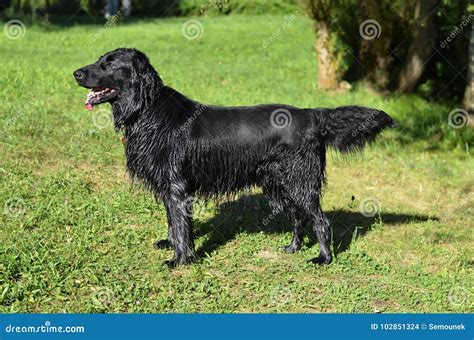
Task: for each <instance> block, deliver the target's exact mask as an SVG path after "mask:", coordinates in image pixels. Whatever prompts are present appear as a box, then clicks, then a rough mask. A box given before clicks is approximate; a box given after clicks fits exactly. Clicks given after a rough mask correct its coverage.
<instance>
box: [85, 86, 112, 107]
mask: <svg viewBox="0 0 474 340" xmlns="http://www.w3.org/2000/svg"><path fill="white" fill-rule="evenodd" d="M116 95H117V90H116V89H113V88H111V87H96V88H93V89H92V90H91V91H90V92H89V93H88V94H87V99H86V109H88V110H89V111H91V110H92V109H93V107H94V105H96V104H100V103H104V102H106V101H109V100H110V99H112V98H114V97H115V96H116Z"/></svg>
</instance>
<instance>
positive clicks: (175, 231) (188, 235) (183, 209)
mask: <svg viewBox="0 0 474 340" xmlns="http://www.w3.org/2000/svg"><path fill="white" fill-rule="evenodd" d="M183 187H184V186H182V185H179V184H176V185H173V186H172V189H171V190H170V192H169V193H168V195H166V196H165V197H163V200H164V201H165V205H166V207H167V214H168V221H169V223H170V225H169V226H168V228H169V241H170V242H171V244H172V245H173V249H174V257H173V259H172V260H170V261H166V264H167V265H168V266H169V267H175V266H177V265H180V264H188V263H191V262H192V259H193V256H194V235H193V230H192V197H191V196H188V195H187V194H186V192H185V191H184V190H183V189H182V188H183Z"/></svg>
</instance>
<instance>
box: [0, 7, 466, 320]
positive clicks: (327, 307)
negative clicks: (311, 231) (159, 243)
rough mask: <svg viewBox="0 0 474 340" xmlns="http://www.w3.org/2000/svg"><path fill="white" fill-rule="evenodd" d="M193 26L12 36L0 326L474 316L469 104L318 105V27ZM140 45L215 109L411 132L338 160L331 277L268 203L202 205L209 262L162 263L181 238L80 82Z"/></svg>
mask: <svg viewBox="0 0 474 340" xmlns="http://www.w3.org/2000/svg"><path fill="white" fill-rule="evenodd" d="M186 20H189V19H160V20H154V21H143V22H134V23H129V24H119V25H111V26H109V27H105V28H104V27H103V26H101V25H100V24H98V25H78V26H70V27H67V26H66V27H58V26H51V27H31V26H27V27H26V34H25V36H24V37H23V38H21V39H17V40H9V39H7V38H6V37H5V36H4V35H2V36H0V40H1V44H0V57H1V71H0V96H1V98H2V99H1V102H2V109H1V117H0V122H1V135H0V152H1V164H0V203H1V204H2V208H3V211H2V212H1V213H0V224H1V228H0V236H1V244H0V256H1V262H0V311H1V312H217V313H220V312H368V313H372V312H472V311H474V295H473V294H474V286H473V282H474V275H473V274H474V270H473V264H474V260H473V258H474V251H473V249H474V242H473V229H472V228H473V215H474V204H473V202H474V200H473V189H474V178H473V173H472V169H473V165H474V164H473V161H472V156H471V155H470V147H472V144H469V142H471V143H472V136H473V134H472V127H465V128H463V129H453V128H452V127H450V126H449V124H448V114H449V112H451V111H452V110H453V109H455V108H456V104H451V103H443V102H431V103H430V102H428V101H427V100H425V99H422V98H420V97H417V96H414V95H411V96H397V97H393V98H386V97H383V96H381V95H379V94H378V93H376V92H375V91H373V90H370V89H368V88H366V87H364V86H362V85H360V86H358V85H357V84H356V85H355V86H354V89H353V90H352V91H350V92H347V93H333V94H327V93H322V92H319V91H317V89H316V86H315V82H316V69H315V68H316V66H315V65H316V62H315V57H314V50H313V46H314V43H313V39H314V36H313V32H312V30H311V27H312V26H311V22H310V21H309V20H308V19H306V18H304V17H303V16H302V15H297V16H296V18H294V19H291V22H290V23H289V24H288V25H283V23H284V22H285V21H288V18H286V19H285V18H283V17H282V16H255V17H252V16H231V17H218V18H201V19H199V20H200V22H201V23H202V27H203V34H202V36H201V37H200V38H198V39H194V40H188V39H186V38H185V37H184V36H183V34H182V25H183V23H184V22H185V21H186ZM282 25H283V26H282ZM270 37H274V38H273V39H270V40H271V41H270V42H269V43H268V41H269V40H268V39H269V38H270ZM265 41H266V42H267V43H265V44H264V42H265ZM125 46H126V47H136V48H138V49H140V50H142V51H144V52H146V53H147V54H148V56H149V57H150V60H151V62H152V64H153V65H154V66H155V67H156V68H157V70H158V72H159V73H160V75H161V76H162V78H163V80H164V82H165V83H166V84H167V85H170V86H172V87H174V88H176V89H177V90H179V91H181V92H182V93H184V94H186V95H188V96H190V97H192V98H194V99H196V100H199V101H201V102H204V103H209V104H219V105H247V104H258V103H268V102H277V103H286V104H292V105H296V106H301V107H321V106H329V107H334V106H339V105H348V104H359V105H366V106H372V107H376V108H383V109H384V110H385V111H387V112H388V113H389V114H391V115H392V116H393V117H394V118H395V119H396V120H397V121H398V124H399V127H398V129H396V130H393V131H389V132H387V133H385V134H384V135H383V136H382V137H381V138H380V139H379V140H378V142H377V143H376V144H374V145H373V146H371V147H370V148H368V149H367V150H366V151H365V152H364V153H362V154H358V155H349V156H342V155H340V154H338V153H336V152H334V151H330V152H329V154H330V155H329V157H328V158H329V160H328V162H329V164H328V169H327V173H328V185H327V187H326V190H325V196H324V201H323V208H324V209H325V210H326V212H327V215H328V217H329V219H330V220H331V221H332V226H333V229H334V249H333V251H334V254H335V261H334V263H333V264H331V265H330V266H325V267H315V266H313V265H311V264H308V263H307V262H306V261H307V260H308V259H310V258H312V257H314V256H316V254H317V252H318V245H317V243H316V242H315V241H314V240H312V239H308V242H307V243H306V245H305V247H304V248H303V250H302V251H301V252H299V253H297V254H293V255H290V254H286V253H284V252H283V251H282V250H281V247H282V246H283V245H285V244H287V243H289V242H290V240H291V235H292V234H291V228H290V227H289V224H288V222H287V221H286V220H285V219H284V218H283V217H277V218H273V217H272V216H271V215H270V210H269V208H268V206H267V204H266V201H265V200H264V198H263V197H262V195H261V194H260V191H259V189H258V188H255V189H254V190H252V191H251V192H245V193H242V194H241V195H238V196H236V197H235V198H234V199H233V200H231V201H225V202H220V204H216V202H208V203H204V202H201V201H198V202H197V203H196V205H195V211H196V217H195V230H196V234H197V240H196V246H197V251H198V255H199V258H198V260H197V262H196V263H195V264H193V265H190V266H186V267H179V268H177V269H175V270H171V271H170V270H169V269H168V268H167V267H166V266H165V265H164V264H163V261H164V260H165V259H169V258H170V257H171V256H172V253H171V252H170V251H164V250H155V249H154V248H153V246H152V245H153V242H154V241H155V240H157V239H162V238H165V237H166V234H167V227H166V216H165V210H164V207H163V205H162V203H161V202H160V203H158V206H157V204H156V202H155V201H154V199H153V197H152V195H151V194H149V193H148V192H146V190H144V189H143V188H142V187H140V185H139V184H137V183H135V184H132V183H131V182H130V181H129V179H128V177H127V174H126V172H125V167H124V164H125V159H124V152H123V145H122V144H121V143H120V134H117V133H116V132H115V131H114V130H113V127H112V124H111V121H110V107H109V106H108V105H103V106H101V107H97V108H95V109H94V111H93V112H92V114H91V113H89V112H88V111H86V110H85V109H84V100H85V96H86V93H87V90H85V89H83V88H80V87H78V86H77V85H76V84H75V82H74V79H73V77H72V72H73V71H74V70H75V69H77V68H79V67H80V66H83V65H85V64H88V63H92V62H94V61H95V60H96V59H97V58H98V57H99V56H100V55H101V54H103V53H105V52H107V51H109V50H111V49H114V48H117V47H125ZM295 51H296V53H295ZM367 204H368V205H370V204H372V207H369V209H366V208H364V207H365V206H366V205H367ZM370 208H374V211H373V212H374V214H369V213H370V212H371V211H367V210H370ZM365 215H374V216H372V217H371V216H365Z"/></svg>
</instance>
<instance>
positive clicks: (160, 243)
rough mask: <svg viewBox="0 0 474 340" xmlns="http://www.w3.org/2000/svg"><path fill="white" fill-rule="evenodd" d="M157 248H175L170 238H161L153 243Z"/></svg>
mask: <svg viewBox="0 0 474 340" xmlns="http://www.w3.org/2000/svg"><path fill="white" fill-rule="evenodd" d="M153 248H155V249H173V245H172V244H171V242H170V241H169V240H159V241H156V242H155V243H154V244H153Z"/></svg>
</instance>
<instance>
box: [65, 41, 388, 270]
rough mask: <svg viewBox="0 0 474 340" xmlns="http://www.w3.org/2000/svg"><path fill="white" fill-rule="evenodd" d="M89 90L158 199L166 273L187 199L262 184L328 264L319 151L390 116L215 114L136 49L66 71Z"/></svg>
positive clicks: (270, 109) (353, 141) (368, 135)
mask: <svg viewBox="0 0 474 340" xmlns="http://www.w3.org/2000/svg"><path fill="white" fill-rule="evenodd" d="M74 77H75V78H76V81H77V83H78V84H79V85H81V86H83V87H86V88H89V89H91V91H90V92H89V94H88V96H87V100H86V107H87V109H89V110H92V108H93V106H94V105H96V104H100V103H104V102H109V103H110V104H111V105H112V110H113V120H114V124H115V127H116V129H117V130H123V133H124V136H125V138H126V139H125V140H126V142H125V155H126V157H127V168H128V171H129V173H130V175H131V176H132V177H133V178H137V179H139V180H140V181H142V182H143V183H144V184H145V185H146V186H147V187H148V188H149V189H150V190H151V191H152V192H153V193H154V194H155V197H156V198H161V199H162V200H163V202H164V205H165V207H166V212H167V216H168V239H167V240H161V241H158V242H157V243H156V244H155V246H156V247H158V248H169V247H172V248H173V249H174V257H173V259H172V260H170V261H167V264H168V265H169V266H171V267H172V266H176V265H179V264H186V263H190V262H191V261H192V259H193V254H194V236H193V230H192V197H193V196H199V197H204V198H216V197H217V196H218V195H224V196H225V195H228V194H230V193H233V192H239V191H241V190H243V189H246V188H249V187H252V186H260V187H261V188H262V190H263V192H264V194H265V195H266V196H267V197H268V199H269V202H270V206H271V208H272V210H273V211H274V212H275V213H278V212H285V213H286V214H287V215H288V218H289V219H290V221H291V222H292V225H293V232H294V234H293V240H292V242H291V244H290V245H288V246H286V247H284V250H285V251H287V252H289V253H293V252H296V251H298V250H299V249H300V248H301V245H302V242H303V238H304V236H305V230H306V227H309V228H311V229H309V230H312V232H313V233H314V234H315V235H316V237H317V239H318V241H319V245H320V251H319V256H318V257H316V258H314V259H312V260H311V261H312V262H313V263H317V264H328V263H330V262H331V260H332V257H331V250H330V243H331V229H330V226H329V221H328V219H327V218H326V216H325V214H324V213H323V211H322V210H321V189H322V186H323V184H324V175H325V164H326V147H328V146H330V147H332V148H335V149H337V150H340V151H342V152H350V151H355V150H360V149H362V148H363V147H364V145H365V144H366V143H367V142H370V141H372V140H373V139H374V138H375V137H376V135H377V134H378V133H379V132H380V131H382V130H383V129H385V128H388V127H391V126H392V124H393V120H392V118H391V117H390V116H389V115H387V114H386V113H385V112H383V111H380V110H375V109H369V108H365V107H360V106H344V107H338V108H335V109H329V108H314V109H311V108H310V109H300V108H297V107H293V106H289V105H283V104H268V105H257V106H240V107H220V106H212V105H204V104H200V103H198V102H196V101H194V100H191V99H189V98H187V97H185V96H184V95H182V94H181V93H179V92H177V91H175V90H174V89H172V88H170V87H168V86H164V85H163V82H162V80H161V78H160V77H159V75H158V73H157V72H156V71H155V70H154V68H153V66H151V65H150V63H149V60H148V58H147V57H146V56H145V55H144V54H143V53H142V52H140V51H137V50H135V49H128V48H120V49H117V50H114V51H111V52H109V53H107V54H105V55H103V56H102V57H100V58H99V60H98V61H97V62H96V63H95V64H91V65H88V66H85V67H82V68H80V69H78V70H77V71H75V72H74Z"/></svg>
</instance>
